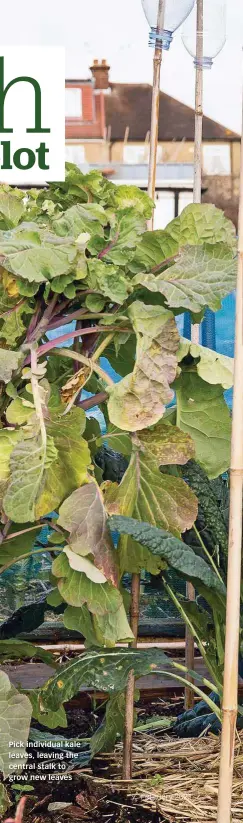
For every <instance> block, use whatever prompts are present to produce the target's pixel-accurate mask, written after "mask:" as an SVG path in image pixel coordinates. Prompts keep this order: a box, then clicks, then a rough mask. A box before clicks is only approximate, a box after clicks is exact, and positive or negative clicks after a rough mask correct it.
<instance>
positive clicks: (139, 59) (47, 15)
mask: <svg viewBox="0 0 243 823" xmlns="http://www.w3.org/2000/svg"><path fill="white" fill-rule="evenodd" d="M207 1H208V0H207ZM214 2H215V0H211V3H212V4H213V3H214ZM226 2H227V42H226V45H225V47H224V49H223V51H222V52H221V54H220V55H219V56H218V57H217V58H216V60H215V64H214V66H213V68H212V70H211V71H205V72H204V112H205V114H207V115H208V116H209V117H212V118H213V119H214V120H217V121H218V122H220V123H223V124H224V125H225V126H227V127H228V128H231V129H233V130H235V131H237V132H239V131H240V130H241V111H242V103H241V84H242V44H243V3H242V0H226ZM148 33H149V30H148V24H147V21H146V19H145V17H144V13H143V10H142V6H141V0H68V2H65V0H41V2H38V3H37V2H36V0H34V2H33V0H22V2H21V3H20V2H19V0H11V2H9V3H3V4H2V8H1V42H2V45H17V44H18V45H23V46H24V45H62V46H65V48H66V77H68V78H72V77H73V78H74V77H75V78H78V77H79V78H81V77H88V76H89V71H88V67H89V65H90V64H91V62H92V60H93V58H95V57H96V58H98V59H101V58H106V59H107V61H108V62H109V64H110V66H111V71H110V79H111V80H112V81H113V82H120V83H122V82H124V83H132V82H135V83H139V82H141V83H151V81H152V50H151V49H150V48H148ZM161 88H162V89H163V91H165V92H166V93H167V94H170V95H172V96H173V97H175V98H177V99H178V100H181V101H182V102H184V103H186V104H187V105H190V106H193V104H194V68H193V62H192V58H191V57H190V56H189V55H188V53H187V52H186V50H185V48H184V46H183V43H182V40H181V30H178V32H177V33H176V34H175V36H174V41H173V43H172V46H171V49H170V51H169V52H168V53H164V58H163V65H162V74H161Z"/></svg>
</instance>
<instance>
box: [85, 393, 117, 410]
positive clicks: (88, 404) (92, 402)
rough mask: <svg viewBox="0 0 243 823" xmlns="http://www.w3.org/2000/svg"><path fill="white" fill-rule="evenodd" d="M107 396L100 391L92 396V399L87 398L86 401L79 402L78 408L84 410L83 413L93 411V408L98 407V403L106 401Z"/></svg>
mask: <svg viewBox="0 0 243 823" xmlns="http://www.w3.org/2000/svg"><path fill="white" fill-rule="evenodd" d="M108 397H109V395H108V394H107V392H105V391H100V392H98V394H94V395H93V397H87V400H79V402H78V404H77V405H78V407H79V408H80V409H84V411H88V409H93V408H94V406H98V405H99V404H100V403H104V402H105V401H106V400H107V399H108Z"/></svg>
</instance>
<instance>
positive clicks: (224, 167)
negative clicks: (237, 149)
mask: <svg viewBox="0 0 243 823" xmlns="http://www.w3.org/2000/svg"><path fill="white" fill-rule="evenodd" d="M203 171H204V173H205V174H222V175H223V174H231V161H230V146H229V144H228V145H227V144H226V143H222V145H221V146H220V145H216V144H215V143H212V144H211V145H206V146H203Z"/></svg>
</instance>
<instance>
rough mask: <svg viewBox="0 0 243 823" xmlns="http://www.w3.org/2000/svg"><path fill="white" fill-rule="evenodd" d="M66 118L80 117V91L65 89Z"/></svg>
mask: <svg viewBox="0 0 243 823" xmlns="http://www.w3.org/2000/svg"><path fill="white" fill-rule="evenodd" d="M65 115H66V117H79V118H80V117H82V94H81V89H65Z"/></svg>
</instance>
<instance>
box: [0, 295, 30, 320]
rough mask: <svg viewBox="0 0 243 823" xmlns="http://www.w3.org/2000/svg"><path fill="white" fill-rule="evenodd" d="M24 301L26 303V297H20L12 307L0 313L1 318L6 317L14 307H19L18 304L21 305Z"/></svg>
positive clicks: (11, 312) (14, 309)
mask: <svg viewBox="0 0 243 823" xmlns="http://www.w3.org/2000/svg"><path fill="white" fill-rule="evenodd" d="M24 303H26V297H22V299H21V300H19V302H18V303H16V304H15V306H13V307H12V309H8V311H4V312H2V314H0V318H1V320H3V319H4V317H8V316H9V315H10V314H13V312H14V311H16V309H19V307H20V306H23V304H24Z"/></svg>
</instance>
